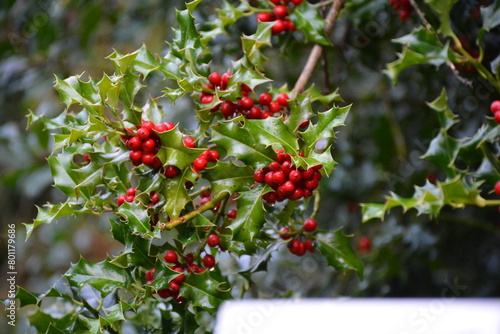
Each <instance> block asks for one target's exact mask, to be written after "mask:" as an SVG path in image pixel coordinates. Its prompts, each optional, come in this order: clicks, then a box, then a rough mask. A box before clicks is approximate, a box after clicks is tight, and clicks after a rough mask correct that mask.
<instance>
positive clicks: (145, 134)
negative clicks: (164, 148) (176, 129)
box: [137, 127, 151, 141]
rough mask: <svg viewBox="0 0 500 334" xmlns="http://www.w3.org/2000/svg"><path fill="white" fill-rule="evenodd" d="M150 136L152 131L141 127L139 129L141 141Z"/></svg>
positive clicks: (138, 133)
mask: <svg viewBox="0 0 500 334" xmlns="http://www.w3.org/2000/svg"><path fill="white" fill-rule="evenodd" d="M150 136H151V132H150V131H149V130H148V129H146V128H143V127H140V128H139V130H137V137H139V139H140V140H141V141H146V140H148V139H149V137H150Z"/></svg>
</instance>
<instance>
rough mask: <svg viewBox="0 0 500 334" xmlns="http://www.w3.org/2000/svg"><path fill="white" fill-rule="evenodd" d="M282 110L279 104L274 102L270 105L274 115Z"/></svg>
mask: <svg viewBox="0 0 500 334" xmlns="http://www.w3.org/2000/svg"><path fill="white" fill-rule="evenodd" d="M280 110H281V105H280V104H279V103H278V102H276V101H272V102H271V103H269V111H270V112H272V113H273V114H274V113H277V112H279V111H280Z"/></svg>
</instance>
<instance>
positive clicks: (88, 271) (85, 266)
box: [64, 258, 133, 296]
mask: <svg viewBox="0 0 500 334" xmlns="http://www.w3.org/2000/svg"><path fill="white" fill-rule="evenodd" d="M64 277H66V279H67V280H68V281H69V283H70V285H71V286H74V287H77V288H78V289H81V288H83V287H84V286H86V285H90V286H92V287H94V288H95V289H96V290H97V291H99V292H101V294H102V295H103V296H106V295H108V294H110V293H111V292H113V291H115V290H116V289H119V288H123V289H126V288H128V287H129V286H130V284H132V282H133V280H132V277H131V275H130V273H129V272H128V271H127V270H125V269H123V268H120V267H117V266H114V265H112V264H110V263H109V262H108V261H107V260H105V261H102V262H98V263H91V262H88V261H87V260H85V259H84V258H80V260H79V261H78V263H76V264H72V265H71V268H70V269H69V270H68V271H67V272H66V273H65V274H64Z"/></svg>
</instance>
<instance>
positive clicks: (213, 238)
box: [207, 234, 220, 247]
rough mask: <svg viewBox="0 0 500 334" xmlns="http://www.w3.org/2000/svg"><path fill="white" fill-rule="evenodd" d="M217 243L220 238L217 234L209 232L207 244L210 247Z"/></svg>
mask: <svg viewBox="0 0 500 334" xmlns="http://www.w3.org/2000/svg"><path fill="white" fill-rule="evenodd" d="M219 243H220V239H219V236H218V235H217V234H210V235H209V236H208V238H207V244H208V245H209V246H210V247H217V246H219Z"/></svg>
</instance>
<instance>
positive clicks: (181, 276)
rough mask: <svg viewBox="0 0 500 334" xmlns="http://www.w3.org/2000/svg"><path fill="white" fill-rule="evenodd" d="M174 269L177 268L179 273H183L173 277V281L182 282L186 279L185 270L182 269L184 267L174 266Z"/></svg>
mask: <svg viewBox="0 0 500 334" xmlns="http://www.w3.org/2000/svg"><path fill="white" fill-rule="evenodd" d="M172 270H175V271H177V272H178V273H181V275H179V276H175V278H174V279H172V281H173V282H175V283H178V284H181V283H182V282H183V281H184V278H185V275H184V270H182V268H179V267H175V268H172Z"/></svg>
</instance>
